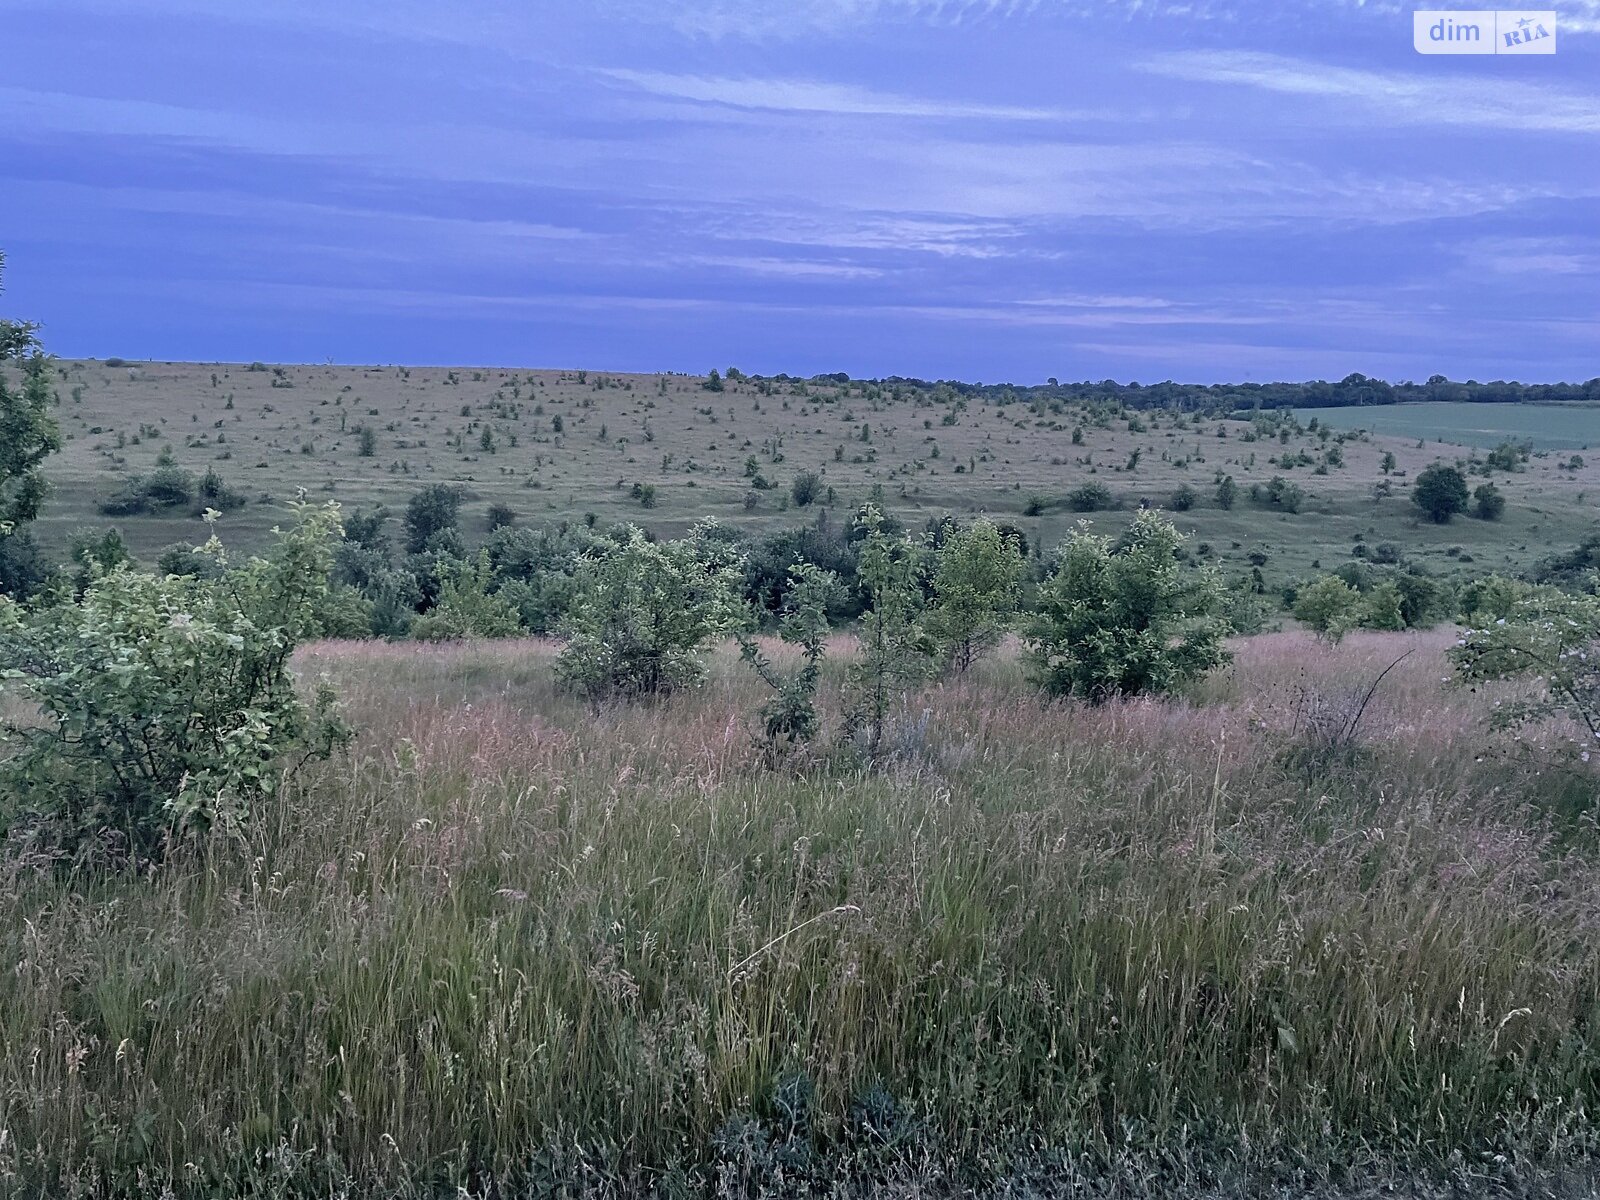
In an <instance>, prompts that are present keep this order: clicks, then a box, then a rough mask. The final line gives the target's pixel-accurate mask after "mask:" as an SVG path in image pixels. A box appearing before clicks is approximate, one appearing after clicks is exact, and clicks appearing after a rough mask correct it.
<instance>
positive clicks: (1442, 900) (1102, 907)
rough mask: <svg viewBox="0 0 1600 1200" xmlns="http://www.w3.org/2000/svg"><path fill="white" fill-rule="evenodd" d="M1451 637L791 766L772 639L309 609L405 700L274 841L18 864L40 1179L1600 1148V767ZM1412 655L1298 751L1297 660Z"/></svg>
mask: <svg viewBox="0 0 1600 1200" xmlns="http://www.w3.org/2000/svg"><path fill="white" fill-rule="evenodd" d="M1445 644H1447V639H1446V638H1445V637H1443V636H1442V635H1440V636H1436V635H1426V636H1410V635H1356V636H1353V637H1351V638H1350V639H1349V640H1348V641H1347V642H1346V643H1345V644H1344V645H1343V646H1341V647H1339V648H1337V649H1328V648H1325V647H1322V646H1319V645H1317V644H1315V643H1314V642H1313V641H1312V640H1311V639H1310V638H1309V637H1308V636H1305V635H1300V634H1275V635H1268V636H1264V637H1260V638H1255V639H1251V640H1249V641H1246V642H1243V643H1241V644H1240V645H1239V646H1238V647H1237V654H1238V657H1237V659H1236V663H1235V666H1234V667H1233V668H1232V670H1231V671H1230V672H1229V673H1227V674H1226V675H1223V676H1219V677H1218V678H1217V679H1215V680H1214V681H1212V682H1210V683H1208V684H1207V685H1206V686H1205V688H1204V689H1203V691H1202V692H1201V693H1200V694H1198V695H1196V696H1195V697H1193V698H1192V699H1191V700H1189V701H1177V702H1170V703H1167V702H1158V701H1130V702H1125V703H1118V704H1111V705H1107V706H1104V707H1101V708H1083V707H1077V706H1072V705H1052V706H1045V705H1043V704H1041V702H1040V701H1039V699H1038V697H1037V695H1036V694H1035V693H1034V692H1033V691H1032V690H1030V689H1029V688H1027V687H1026V686H1025V685H1024V684H1023V683H1022V681H1021V679H1020V673H1019V668H1018V666H1017V664H1016V663H1015V662H1014V661H1013V660H1010V659H1005V660H1002V661H999V662H996V663H992V664H988V665H986V666H984V667H982V668H980V669H979V670H978V671H976V672H975V673H974V674H973V675H971V676H968V677H967V678H965V679H963V680H961V681H959V682H953V683H947V684H942V685H936V686H933V687H931V688H929V689H928V690H927V691H925V692H923V693H920V694H919V695H917V696H916V697H915V698H913V700H912V701H911V702H910V704H909V705H908V706H907V709H906V711H905V713H904V714H903V715H902V717H901V719H900V721H899V722H898V725H897V728H896V731H895V738H894V741H893V744H894V746H895V751H896V752H895V756H894V757H893V758H892V759H891V761H890V762H889V764H888V765H887V766H886V767H885V768H883V769H881V770H875V771H872V772H867V771H863V770H862V769H860V768H859V767H858V766H853V765H851V764H850V763H848V762H846V761H844V760H837V761H835V760H830V759H826V758H821V759H819V760H817V761H813V762H810V763H808V764H806V765H805V766H804V767H803V768H801V769H797V770H795V771H789V772H781V771H780V772H775V771H771V770H768V769H765V768H764V767H763V765H762V763H763V758H762V755H761V754H760V752H759V750H758V749H757V748H756V747H755V745H754V744H753V740H752V729H753V720H752V717H751V716H750V714H751V713H752V711H753V709H754V706H755V703H756V702H758V700H759V699H760V696H761V693H760V691H759V690H758V688H759V685H758V684H756V683H755V682H754V680H753V679H751V678H750V677H749V676H748V675H747V674H743V673H741V670H740V668H739V667H738V666H737V664H736V663H735V661H734V656H733V654H732V652H731V651H725V652H723V653H722V655H721V656H720V657H719V659H718V662H717V665H716V668H715V670H714V671H713V673H712V678H711V679H710V681H709V682H708V683H707V685H706V686H705V687H704V688H703V689H701V690H699V691H697V692H695V693H693V694H688V695H683V696H679V697H674V698H672V699H671V700H669V701H667V702H664V703H660V704H653V705H640V706H634V707H625V708H617V709H612V710H607V711H605V712H603V713H601V714H600V715H599V716H598V717H595V716H593V715H592V714H591V713H590V712H589V711H588V710H587V709H586V708H585V707H583V706H582V705H581V704H580V703H578V702H575V701H573V700H570V699H568V698H565V697H563V696H561V695H559V694H558V693H556V692H555V691H554V689H553V686H552V683H551V660H552V657H553V653H554V651H553V648H552V647H551V646H549V645H546V644H541V643H537V642H521V643H494V644H489V645H458V646H416V645H407V646H403V647H391V646H382V645H373V644H363V645H359V646H355V645H324V646H318V647H314V648H312V649H310V650H309V651H307V652H306V653H304V655H303V656H302V659H301V667H302V668H303V669H304V670H305V671H307V672H327V673H328V674H330V675H331V676H333V678H334V679H335V681H336V683H337V685H338V686H339V688H340V689H341V690H342V691H343V693H344V694H345V696H346V697H347V699H348V703H349V711H350V716H351V718H352V720H353V722H354V723H355V724H356V725H357V726H359V727H360V728H361V729H362V730H363V733H362V735H361V738H360V740H359V742H358V744H357V746H356V748H355V749H354V751H353V752H352V754H351V755H350V756H349V757H348V758H347V759H345V760H343V761H342V762H336V763H334V764H330V765H329V766H328V767H327V768H326V769H325V770H324V771H322V773H321V774H320V775H319V776H318V777H316V778H315V779H313V780H311V781H310V782H309V783H307V784H306V785H305V786H303V787H301V788H300V789H299V790H296V791H293V792H291V793H288V794H285V795H283V796H282V797H281V798H280V799H279V800H278V801H277V802H276V803H275V804H274V805H273V806H272V807H270V808H269V809H267V810H265V811H262V812H261V813H260V814H259V815H258V817H257V819H256V821H255V823H254V824H253V825H252V826H251V827H250V828H249V829H248V830H247V831H246V832H245V833H244V834H243V835H242V836H240V837H239V838H238V839H237V840H234V841H232V842H218V843H215V844H212V845H209V846H207V847H205V848H204V849H203V850H200V851H196V852H193V853H190V854H187V855H185V856H182V857H180V858H179V859H178V860H177V861H176V862H174V863H171V864H169V865H168V866H166V867H163V868H161V869H159V870H157V871H155V872H153V873H151V874H149V875H148V876H146V877H143V878H137V879H129V878H110V879H106V878H97V877H90V876H83V875H73V874H71V873H67V872H63V871H62V870H61V869H60V868H59V867H52V866H51V865H49V864H42V863H30V862H19V861H16V860H15V859H13V860H12V861H10V862H9V863H8V865H7V866H6V867H5V869H4V874H3V876H0V913H3V919H0V939H3V957H4V961H5V962H6V964H7V965H8V967H9V969H8V970H6V971H5V972H4V973H0V1193H6V1194H13V1195H18V1196H52V1197H54V1196H91V1195H94V1196H111V1195H116V1196H151V1197H155V1196H163V1195H174V1196H191V1195H192V1196H232V1195H251V1196H285V1197H286V1196H312V1195H315V1196H362V1197H366V1196H386V1197H387V1196H414V1195H429V1196H432V1195H458V1194H467V1195H473V1196H513V1195H516V1196H521V1195H539V1194H582V1193H587V1192H603V1191H612V1192H616V1193H619V1194H624V1193H638V1192H641V1191H651V1190H653V1191H656V1192H659V1193H662V1194H706V1193H715V1194H736V1195H755V1194H767V1193H772V1194H779V1193H791V1192H792V1193H798V1192H805V1191H808V1190H812V1191H817V1192H822V1193H827V1194H851V1193H857V1194H868V1193H873V1194H880V1193H882V1192H885V1191H892V1192H897V1193H898V1194H903V1195H925V1194H938V1193H951V1194H954V1193H961V1192H978V1193H984V1194H990V1193H1003V1194H1012V1195H1050V1194H1061V1193H1062V1192H1065V1191H1069V1190H1072V1189H1074V1188H1076V1189H1079V1190H1093V1189H1096V1188H1099V1189H1103V1190H1105V1191H1106V1192H1118V1193H1120V1194H1134V1193H1148V1194H1179V1193H1183V1194H1198V1193H1199V1192H1200V1191H1202V1190H1204V1189H1221V1190H1228V1189H1234V1190H1236V1191H1237V1193H1238V1194H1259V1189H1264V1188H1266V1187H1269V1186H1271V1187H1278V1188H1283V1189H1286V1190H1291V1191H1297V1192H1303V1191H1306V1190H1313V1189H1318V1188H1323V1189H1350V1190H1351V1191H1359V1190H1362V1189H1367V1188H1371V1189H1374V1190H1376V1189H1378V1188H1380V1187H1384V1186H1390V1185H1391V1184H1394V1185H1398V1184H1397V1181H1403V1182H1404V1183H1405V1185H1406V1186H1412V1185H1418V1186H1420V1185H1421V1184H1427V1185H1428V1186H1437V1187H1439V1188H1441V1189H1443V1188H1447V1187H1452V1186H1468V1187H1471V1186H1482V1187H1485V1188H1488V1187H1498V1186H1506V1187H1512V1186H1523V1185H1525V1184H1526V1182H1527V1181H1528V1180H1531V1179H1535V1178H1541V1179H1549V1178H1560V1177H1566V1178H1568V1179H1570V1180H1580V1181H1582V1180H1586V1179H1587V1178H1588V1169H1589V1163H1590V1161H1591V1156H1592V1155H1593V1153H1594V1151H1595V1134H1594V1130H1593V1118H1592V1116H1591V1113H1590V1110H1589V1105H1590V1104H1591V1102H1592V1097H1593V1095H1594V1092H1595V1087H1596V1083H1597V1068H1600V1031H1597V1026H1596V1021H1597V1019H1600V958H1597V949H1600V937H1597V934H1600V866H1597V861H1596V841H1595V837H1594V829H1593V823H1592V816H1591V814H1590V810H1589V804H1590V803H1592V798H1593V795H1594V792H1595V785H1596V780H1595V776H1594V775H1593V774H1581V773H1578V772H1580V771H1582V770H1583V768H1569V767H1565V766H1560V765H1559V764H1558V760H1557V759H1556V758H1555V751H1554V750H1549V751H1546V750H1541V749H1540V747H1539V744H1538V739H1536V738H1535V739H1525V740H1524V741H1523V742H1522V743H1511V742H1508V741H1499V740H1496V739H1495V738H1492V737H1490V736H1489V735H1488V734H1486V732H1485V723H1484V718H1485V715H1486V712H1487V707H1488V704H1489V699H1488V698H1487V697H1484V696H1480V695H1474V694H1469V693H1466V692H1462V691H1457V690H1452V689H1447V688H1446V687H1445V686H1444V684H1443V682H1442V677H1443V676H1444V675H1445V674H1446V668H1445V665H1444V663H1443V659H1442V649H1443V646H1444V645H1445ZM1408 647H1414V648H1415V650H1416V652H1415V653H1414V654H1412V655H1411V657H1410V658H1408V659H1407V660H1406V661H1405V662H1404V663H1402V664H1401V665H1400V666H1399V667H1397V668H1396V669H1395V671H1394V672H1393V673H1392V674H1391V675H1390V677H1389V678H1388V679H1387V680H1386V681H1385V684H1384V687H1383V688H1382V689H1380V691H1379V693H1378V694H1377V695H1376V696H1375V697H1374V699H1373V702H1372V706H1371V710H1370V711H1369V713H1368V714H1367V716H1366V718H1365V719H1364V720H1363V723H1362V733H1361V736H1360V738H1359V753H1354V754H1351V755H1348V756H1346V757H1344V758H1342V759H1340V760H1339V761H1338V762H1337V763H1331V764H1328V765H1326V766H1325V767H1323V768H1319V769H1318V770H1317V771H1315V772H1311V773H1307V772H1306V771H1304V770H1302V769H1301V768H1300V767H1299V766H1298V765H1297V764H1296V762H1295V760H1294V758H1293V755H1292V753H1291V752H1292V750H1293V749H1294V742H1295V738H1296V736H1297V735H1296V734H1295V726H1294V713H1295V711H1296V704H1297V700H1296V693H1295V689H1297V688H1299V689H1315V690H1320V691H1321V692H1324V693H1329V694H1332V693H1334V692H1336V691H1338V690H1339V689H1350V688H1355V687H1358V686H1361V685H1362V683H1363V682H1364V681H1365V682H1370V680H1371V678H1372V676H1373V675H1374V674H1375V673H1376V671H1377V670H1381V669H1382V667H1383V666H1385V665H1387V664H1388V663H1389V662H1390V661H1392V660H1393V659H1394V658H1395V657H1396V656H1397V655H1398V654H1399V653H1400V652H1401V651H1402V650H1403V649H1405V648H1408ZM834 683H836V677H835V679H834ZM829 704H830V705H831V706H832V707H831V708H830V713H836V711H837V706H836V700H835V699H833V698H831V697H830V700H829ZM830 719H832V718H831V717H830ZM1586 798H1587V800H1586ZM1419 1181H1420V1183H1419ZM1572 1186H1573V1187H1574V1189H1576V1188H1577V1187H1578V1186H1579V1185H1578V1184H1577V1183H1574V1184H1572ZM457 1189H460V1191H459V1192H458V1190H457Z"/></svg>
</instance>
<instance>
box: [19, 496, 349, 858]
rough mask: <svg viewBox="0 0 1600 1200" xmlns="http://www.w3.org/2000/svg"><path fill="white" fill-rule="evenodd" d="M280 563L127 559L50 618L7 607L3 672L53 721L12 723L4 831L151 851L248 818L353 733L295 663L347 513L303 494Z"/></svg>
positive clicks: (91, 848) (64, 844) (214, 550)
mask: <svg viewBox="0 0 1600 1200" xmlns="http://www.w3.org/2000/svg"><path fill="white" fill-rule="evenodd" d="M295 517H296V520H295V524H294V526H293V527H292V528H290V529H289V530H287V531H286V532H283V533H281V534H280V535H279V538H278V542H277V544H276V545H275V546H274V547H273V549H272V551H271V552H270V553H269V554H268V555H267V556H266V557H264V558H253V559H251V560H250V561H249V562H248V563H246V564H245V565H243V566H241V567H233V566H229V565H228V563H227V559H226V556H225V554H224V552H223V549H222V546H221V544H220V543H219V542H217V541H216V539H215V538H214V537H213V539H212V540H211V541H210V542H208V543H207V544H206V546H205V548H204V549H205V552H206V553H207V554H209V555H211V556H212V557H214V558H215V559H216V560H217V562H218V564H219V566H220V567H222V568H223V573H222V574H221V576H220V577H219V578H216V579H202V578H197V577H194V576H188V575H183V576H178V575H168V576H156V575H149V574H144V573H141V572H137V571H133V570H128V569H124V568H119V569H116V570H113V571H111V572H110V573H108V574H105V575H102V576H101V577H99V578H97V579H94V580H92V581H91V582H90V584H89V586H88V588H87V590H86V591H85V593H84V596H83V599H82V600H81V601H80V602H78V603H75V604H61V605H57V606H55V607H52V608H48V609H45V610H44V611H42V612H39V613H37V614H28V613H23V612H22V611H21V610H19V609H18V608H17V607H16V606H15V605H12V604H10V603H7V602H0V651H3V653H0V660H3V661H4V662H6V663H7V664H8V666H7V667H6V668H5V669H4V670H3V671H0V678H3V679H4V680H6V681H7V682H9V683H10V684H11V685H12V687H13V688H14V689H15V690H16V692H17V693H18V694H19V696H20V697H21V698H23V699H25V700H27V701H31V702H32V703H33V704H34V705H37V707H38V710H39V711H40V713H41V714H42V716H43V717H44V718H45V720H44V721H43V723H41V724H21V725H17V724H8V725H6V726H4V727H3V729H0V736H3V739H4V744H5V746H6V748H7V750H8V752H9V753H8V755H7V756H6V757H5V758H4V759H3V760H0V796H4V797H6V799H5V801H3V802H0V803H3V805H4V808H3V810H0V824H4V825H5V826H7V827H9V829H11V830H13V831H14V830H17V829H19V828H25V829H29V830H32V831H34V832H36V833H37V834H38V835H39V837H40V839H41V840H42V841H44V842H46V843H47V844H54V845H56V846H59V847H60V848H62V849H64V850H68V851H73V852H81V853H84V854H87V855H91V856H92V855H95V854H98V853H108V854H111V855H113V856H115V857H117V858H126V859H134V860H145V859H148V858H151V857H154V856H157V855H159V854H160V852H161V850H162V849H163V847H164V845H165V844H166V843H167V842H168V841H169V840H170V839H172V838H175V837H181V836H183V835H186V834H190V833H195V832H200V831H204V830H206V829H210V828H213V827H225V828H232V827H235V826H237V825H238V823H239V822H240V821H241V820H242V819H243V818H244V817H245V815H246V814H247V813H248V812H249V811H250V808H251V806H252V805H253V804H255V803H256V802H258V801H259V800H261V799H262V798H263V797H265V796H267V795H269V794H271V793H272V792H273V791H274V789H275V788H276V786H277V785H278V783H279V781H280V780H281V779H282V778H283V777H284V776H285V775H286V774H290V773H293V771H295V770H297V769H298V768H299V767H301V766H303V765H304V764H305V763H306V762H308V761H309V760H311V759H313V758H317V757H326V756H327V755H328V754H330V753H332V751H333V750H334V749H335V748H336V747H337V746H339V745H340V744H342V743H343V741H344V740H346V738H347V737H348V733H347V731H346V730H345V728H344V726H343V724H342V723H341V722H340V720H339V719H338V716H337V714H336V712H335V707H334V701H333V696H332V694H331V692H329V691H328V690H327V689H326V688H320V689H318V691H317V693H316V695H315V697H314V698H313V699H312V701H311V702H310V703H309V704H307V703H306V702H304V701H302V699H301V697H300V695H299V694H298V692H297V690H296V687H295V681H294V678H293V676H292V675H291V673H290V670H289V659H290V656H291V655H292V654H293V653H294V650H295V647H296V646H298V645H299V644H300V642H301V641H303V640H305V639H306V638H308V637H313V636H317V635H318V633H319V632H320V629H321V620H322V615H321V606H322V604H323V602H324V601H325V600H326V598H327V595H328V573H329V568H330V567H331V565H332V546H333V542H334V540H335V539H336V538H337V537H338V534H339V516H338V509H337V507H336V506H333V505H329V506H327V507H325V508H312V507H310V506H308V505H304V504H301V505H298V506H297V507H296V513H295Z"/></svg>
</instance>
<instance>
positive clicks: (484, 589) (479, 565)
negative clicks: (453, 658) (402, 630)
mask: <svg viewBox="0 0 1600 1200" xmlns="http://www.w3.org/2000/svg"><path fill="white" fill-rule="evenodd" d="M435 573H436V574H437V576H438V581H439V597H438V599H437V600H436V601H435V602H434V606H433V607H432V608H431V609H429V610H428V611H427V612H426V613H425V614H423V615H422V616H420V617H418V618H417V619H416V621H414V622H413V623H412V625H411V636H412V637H415V638H417V639H418V640H420V641H424V642H453V641H461V640H464V639H467V638H503V637H515V636H517V634H519V633H521V632H522V622H521V621H519V620H518V619H517V609H516V606H515V605H514V604H513V603H512V601H511V600H510V599H508V598H507V597H505V596H503V595H501V594H500V593H499V592H497V591H494V590H493V588H494V572H493V571H492V570H491V569H490V566H489V553H488V551H487V550H480V551H478V554H477V557H476V558H473V559H469V560H467V561H462V560H461V559H446V560H443V561H441V562H440V563H438V564H437V565H436V566H435Z"/></svg>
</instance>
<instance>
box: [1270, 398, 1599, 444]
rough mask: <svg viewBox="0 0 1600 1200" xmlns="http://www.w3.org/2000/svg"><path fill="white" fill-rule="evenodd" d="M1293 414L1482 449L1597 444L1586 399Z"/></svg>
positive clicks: (1594, 414) (1593, 412) (1594, 413)
mask: <svg viewBox="0 0 1600 1200" xmlns="http://www.w3.org/2000/svg"><path fill="white" fill-rule="evenodd" d="M1299 416H1300V418H1301V420H1310V419H1311V418H1312V417H1318V418H1320V419H1321V420H1323V421H1326V422H1328V423H1329V424H1331V425H1333V426H1334V427H1335V428H1338V429H1366V430H1369V431H1370V432H1372V433H1376V434H1380V435H1382V436H1384V437H1391V438H1422V439H1424V440H1426V441H1429V442H1450V443H1454V444H1459V445H1463V446H1477V447H1479V448H1480V449H1484V450H1492V449H1494V447H1496V446H1498V445H1500V444H1501V443H1502V442H1527V443H1528V444H1529V445H1532V446H1535V447H1537V448H1538V449H1540V450H1589V449H1591V448H1593V447H1595V446H1600V407H1595V406H1594V405H1590V404H1492V403H1490V404H1477V403H1456V402H1451V401H1434V402H1430V403H1426V404H1384V405H1358V406H1352V407H1341V408H1318V409H1301V410H1300V411H1299Z"/></svg>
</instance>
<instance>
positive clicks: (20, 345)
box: [0, 254, 61, 598]
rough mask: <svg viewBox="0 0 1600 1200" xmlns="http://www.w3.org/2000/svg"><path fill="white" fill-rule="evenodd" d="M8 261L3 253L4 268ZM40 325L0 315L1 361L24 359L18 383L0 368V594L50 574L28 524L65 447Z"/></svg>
mask: <svg viewBox="0 0 1600 1200" xmlns="http://www.w3.org/2000/svg"><path fill="white" fill-rule="evenodd" d="M4 267H5V256H4V255H3V254H0V271H3V269H4ZM36 328H37V327H36V326H34V325H32V324H29V323H27V322H23V321H0V365H3V364H5V363H6V362H8V361H20V362H21V363H22V364H23V369H22V386H21V387H20V388H14V387H12V386H11V385H10V384H8V383H7V382H6V379H5V376H4V375H3V374H0V596H5V595H13V596H16V597H18V598H21V597H23V596H25V595H27V594H29V593H31V592H33V591H34V590H36V589H37V588H38V587H40V586H42V585H43V583H44V582H45V579H46V578H47V571H46V570H45V568H44V566H43V564H42V561H41V559H40V555H39V552H38V550H37V549H36V548H35V546H34V544H33V541H32V539H31V537H30V536H29V535H28V533H27V532H26V528H25V527H26V526H27V525H28V524H29V523H30V522H32V521H33V520H34V518H35V517H37V516H38V515H39V509H40V507H41V506H42V505H43V503H44V498H45V494H46V492H48V490H49V488H48V486H47V485H46V483H45V481H44V475H43V473H42V472H41V471H40V464H42V463H43V462H44V460H45V459H46V458H48V457H49V456H50V455H52V454H54V453H55V452H56V451H57V450H59V449H61V434H60V432H59V431H58V430H57V429H56V424H55V422H54V421H53V420H51V418H50V383H49V378H48V376H47V374H46V372H47V370H48V366H49V359H47V358H46V357H45V356H44V355H43V354H41V353H39V344H38V341H37V340H36V338H35V336H34V331H35V329H36Z"/></svg>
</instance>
